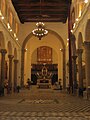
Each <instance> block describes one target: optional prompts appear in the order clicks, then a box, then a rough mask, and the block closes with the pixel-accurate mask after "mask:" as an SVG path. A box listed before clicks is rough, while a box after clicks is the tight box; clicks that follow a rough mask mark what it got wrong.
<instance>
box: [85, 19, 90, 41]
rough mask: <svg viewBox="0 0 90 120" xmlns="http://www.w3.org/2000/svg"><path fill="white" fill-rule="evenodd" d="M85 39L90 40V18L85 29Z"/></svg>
mask: <svg viewBox="0 0 90 120" xmlns="http://www.w3.org/2000/svg"><path fill="white" fill-rule="evenodd" d="M85 41H90V19H88V21H87V24H86V29H85Z"/></svg>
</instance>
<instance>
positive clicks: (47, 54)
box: [37, 46, 52, 63]
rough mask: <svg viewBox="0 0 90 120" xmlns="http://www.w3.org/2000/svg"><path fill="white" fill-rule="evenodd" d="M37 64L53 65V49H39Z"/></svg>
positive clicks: (45, 47)
mask: <svg viewBox="0 0 90 120" xmlns="http://www.w3.org/2000/svg"><path fill="white" fill-rule="evenodd" d="M37 62H39V63H51V62H52V48H50V47H47V46H42V47H39V48H37Z"/></svg>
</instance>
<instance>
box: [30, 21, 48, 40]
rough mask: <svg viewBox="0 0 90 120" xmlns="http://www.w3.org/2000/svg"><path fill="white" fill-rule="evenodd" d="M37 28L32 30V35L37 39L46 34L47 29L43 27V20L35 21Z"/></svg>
mask: <svg viewBox="0 0 90 120" xmlns="http://www.w3.org/2000/svg"><path fill="white" fill-rule="evenodd" d="M36 26H37V28H36V29H34V30H33V31H32V33H33V35H34V36H36V37H38V38H39V40H41V39H42V37H44V36H46V35H47V34H48V31H47V30H46V29H45V24H44V23H43V22H38V23H36Z"/></svg>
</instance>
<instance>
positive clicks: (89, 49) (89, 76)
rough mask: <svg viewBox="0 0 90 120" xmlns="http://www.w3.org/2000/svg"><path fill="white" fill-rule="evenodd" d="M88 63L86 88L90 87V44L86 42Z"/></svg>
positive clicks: (86, 60) (86, 61) (86, 59)
mask: <svg viewBox="0 0 90 120" xmlns="http://www.w3.org/2000/svg"><path fill="white" fill-rule="evenodd" d="M84 47H85V63H86V87H87V88H88V87H89V86H90V42H87V41H85V42H84Z"/></svg>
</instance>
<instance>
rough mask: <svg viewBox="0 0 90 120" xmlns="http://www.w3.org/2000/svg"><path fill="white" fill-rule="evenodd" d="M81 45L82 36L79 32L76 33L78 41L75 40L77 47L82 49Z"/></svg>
mask: <svg viewBox="0 0 90 120" xmlns="http://www.w3.org/2000/svg"><path fill="white" fill-rule="evenodd" d="M82 45H83V37H82V33H81V32H79V34H78V41H77V47H78V49H82Z"/></svg>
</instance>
